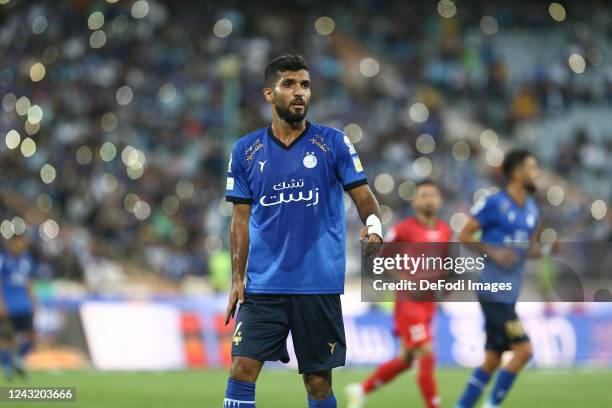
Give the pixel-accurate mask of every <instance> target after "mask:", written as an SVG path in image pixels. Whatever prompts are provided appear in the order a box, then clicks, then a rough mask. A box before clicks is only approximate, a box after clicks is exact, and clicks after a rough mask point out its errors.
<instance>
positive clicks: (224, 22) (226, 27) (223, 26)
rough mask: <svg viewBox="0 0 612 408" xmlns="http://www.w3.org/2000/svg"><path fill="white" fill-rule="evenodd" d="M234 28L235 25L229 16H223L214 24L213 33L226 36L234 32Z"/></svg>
mask: <svg viewBox="0 0 612 408" xmlns="http://www.w3.org/2000/svg"><path fill="white" fill-rule="evenodd" d="M233 28H234V27H233V25H232V22H231V21H230V20H228V19H227V18H222V19H221V20H219V21H217V22H216V23H215V25H214V26H213V34H214V35H215V36H216V37H219V38H225V37H228V36H229V35H230V34H231V33H232V30H233Z"/></svg>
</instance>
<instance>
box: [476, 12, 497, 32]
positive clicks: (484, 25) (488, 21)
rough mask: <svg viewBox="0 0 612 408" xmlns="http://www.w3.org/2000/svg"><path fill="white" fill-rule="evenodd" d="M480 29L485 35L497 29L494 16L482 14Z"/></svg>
mask: <svg viewBox="0 0 612 408" xmlns="http://www.w3.org/2000/svg"><path fill="white" fill-rule="evenodd" d="M480 29H481V30H482V32H483V33H485V34H487V35H493V34H495V33H497V31H498V30H499V25H498V24H497V20H496V19H495V17H492V16H484V17H482V18H481V19H480Z"/></svg>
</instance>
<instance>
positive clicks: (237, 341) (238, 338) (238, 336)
mask: <svg viewBox="0 0 612 408" xmlns="http://www.w3.org/2000/svg"><path fill="white" fill-rule="evenodd" d="M240 326H242V322H239V323H238V324H237V325H236V329H235V330H234V335H233V336H232V343H234V344H235V345H239V344H240V342H241V341H242V332H241V331H239V330H240Z"/></svg>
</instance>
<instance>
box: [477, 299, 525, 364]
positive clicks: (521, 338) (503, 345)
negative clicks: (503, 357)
mask: <svg viewBox="0 0 612 408" xmlns="http://www.w3.org/2000/svg"><path fill="white" fill-rule="evenodd" d="M480 307H481V308H482V312H483V314H484V317H485V331H486V333H487V343H486V345H485V349H486V350H491V351H497V352H500V353H501V352H503V351H506V350H510V347H511V346H512V345H513V344H516V343H522V342H526V341H529V337H528V336H527V333H525V329H523V325H522V324H521V321H520V320H519V318H518V315H517V314H516V312H515V310H514V303H502V302H480Z"/></svg>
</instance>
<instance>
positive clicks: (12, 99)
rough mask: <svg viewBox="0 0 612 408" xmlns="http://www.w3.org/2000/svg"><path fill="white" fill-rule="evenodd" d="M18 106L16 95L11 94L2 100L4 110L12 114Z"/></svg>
mask: <svg viewBox="0 0 612 408" xmlns="http://www.w3.org/2000/svg"><path fill="white" fill-rule="evenodd" d="M16 104H17V97H16V96H15V94H14V93H12V92H9V93H7V94H6V95H4V97H3V98H2V109H4V111H5V112H10V111H12V110H13V109H15V105H16Z"/></svg>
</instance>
